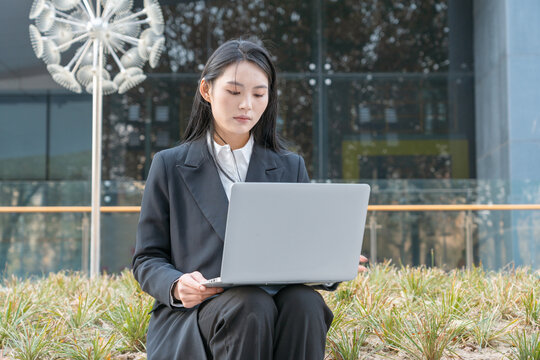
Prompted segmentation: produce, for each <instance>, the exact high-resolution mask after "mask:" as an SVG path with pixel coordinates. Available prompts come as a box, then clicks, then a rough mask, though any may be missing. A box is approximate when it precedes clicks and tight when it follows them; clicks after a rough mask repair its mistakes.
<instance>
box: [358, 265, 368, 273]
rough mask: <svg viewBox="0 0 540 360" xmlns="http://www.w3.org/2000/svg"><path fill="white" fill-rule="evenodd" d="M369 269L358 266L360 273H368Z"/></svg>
mask: <svg viewBox="0 0 540 360" xmlns="http://www.w3.org/2000/svg"><path fill="white" fill-rule="evenodd" d="M366 271H368V269H367V268H366V267H365V266H362V265H358V272H366Z"/></svg>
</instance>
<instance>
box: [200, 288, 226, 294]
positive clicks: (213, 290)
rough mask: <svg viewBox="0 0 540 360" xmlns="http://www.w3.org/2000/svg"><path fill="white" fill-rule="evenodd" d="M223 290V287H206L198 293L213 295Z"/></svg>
mask: <svg viewBox="0 0 540 360" xmlns="http://www.w3.org/2000/svg"><path fill="white" fill-rule="evenodd" d="M222 292H223V288H212V287H207V288H206V290H204V291H200V292H199V293H200V294H201V295H210V296H212V295H215V294H219V293H222Z"/></svg>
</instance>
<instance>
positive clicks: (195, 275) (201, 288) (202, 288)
mask: <svg viewBox="0 0 540 360" xmlns="http://www.w3.org/2000/svg"><path fill="white" fill-rule="evenodd" d="M191 277H192V278H193V279H195V281H197V282H198V283H199V286H198V289H199V291H205V290H206V286H204V285H201V283H203V282H205V281H206V278H205V277H204V276H203V275H202V274H201V273H200V272H198V271H194V272H192V273H191Z"/></svg>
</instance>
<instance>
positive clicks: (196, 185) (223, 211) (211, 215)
mask: <svg viewBox="0 0 540 360" xmlns="http://www.w3.org/2000/svg"><path fill="white" fill-rule="evenodd" d="M176 167H177V168H178V170H179V172H180V175H181V176H182V178H183V179H184V182H185V183H186V186H187V188H188V189H189V191H190V192H191V194H192V195H193V198H194V199H195V202H196V203H197V205H198V206H199V208H200V209H201V211H202V213H203V214H204V216H205V217H206V219H208V221H209V222H210V224H211V225H212V227H213V228H214V231H215V232H216V233H217V234H218V236H219V237H220V238H221V239H222V240H224V239H225V226H226V222H227V209H228V207H229V200H228V199H227V195H226V194H225V190H224V189H223V184H222V183H221V179H220V178H219V174H218V172H217V168H216V165H215V164H214V162H213V161H212V158H211V155H210V152H209V150H208V146H207V145H206V137H203V138H202V139H200V140H196V141H194V142H192V143H191V144H190V146H189V150H188V153H187V156H186V158H185V160H184V161H183V162H182V161H181V159H179V160H177V164H176Z"/></svg>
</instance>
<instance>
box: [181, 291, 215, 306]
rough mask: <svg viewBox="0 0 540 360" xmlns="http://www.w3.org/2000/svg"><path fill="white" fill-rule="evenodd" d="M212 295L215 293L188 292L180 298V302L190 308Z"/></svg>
mask: <svg viewBox="0 0 540 360" xmlns="http://www.w3.org/2000/svg"><path fill="white" fill-rule="evenodd" d="M213 295H215V294H200V293H197V294H188V295H185V296H183V297H182V298H181V299H180V300H181V301H182V304H184V307H185V308H192V307H194V306H196V305H198V304H200V303H202V302H203V301H204V300H206V299H207V298H209V297H211V296H213Z"/></svg>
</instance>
